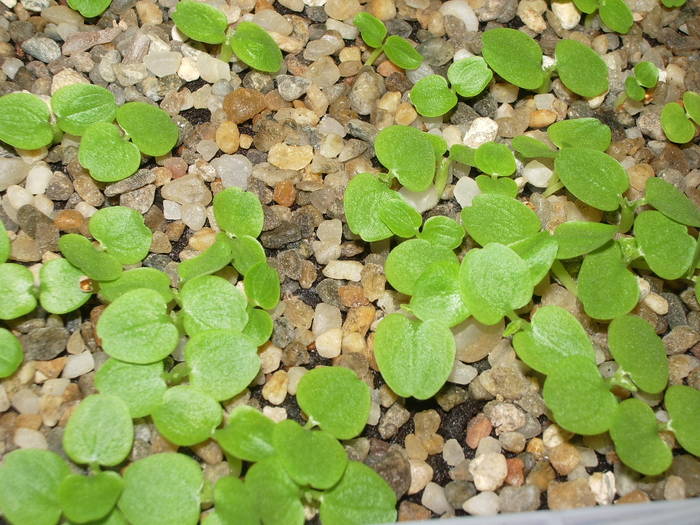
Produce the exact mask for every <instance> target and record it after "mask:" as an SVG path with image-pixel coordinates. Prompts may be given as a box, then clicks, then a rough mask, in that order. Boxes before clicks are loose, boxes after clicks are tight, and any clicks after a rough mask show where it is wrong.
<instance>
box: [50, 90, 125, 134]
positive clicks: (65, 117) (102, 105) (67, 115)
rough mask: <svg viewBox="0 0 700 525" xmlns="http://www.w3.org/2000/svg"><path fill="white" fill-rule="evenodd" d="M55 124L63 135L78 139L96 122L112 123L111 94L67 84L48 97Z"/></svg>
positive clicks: (114, 110) (114, 103) (114, 109)
mask: <svg viewBox="0 0 700 525" xmlns="http://www.w3.org/2000/svg"><path fill="white" fill-rule="evenodd" d="M51 107H52V108H53V112H54V113H55V114H56V123H57V124H58V127H59V128H61V129H62V130H63V131H65V132H66V133H70V134H72V135H82V134H83V133H84V132H85V130H86V129H87V128H88V126H90V125H92V124H94V123H96V122H112V121H113V120H114V117H115V116H116V115H117V101H116V99H115V98H114V95H113V94H112V92H111V91H108V90H106V89H105V88H103V87H100V86H95V85H93V84H71V85H69V86H65V87H62V88H61V89H59V90H58V91H56V92H55V93H54V94H53V95H52V96H51Z"/></svg>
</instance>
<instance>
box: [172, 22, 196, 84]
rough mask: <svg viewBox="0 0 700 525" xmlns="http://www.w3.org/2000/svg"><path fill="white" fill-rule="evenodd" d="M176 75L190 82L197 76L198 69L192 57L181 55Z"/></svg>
mask: <svg viewBox="0 0 700 525" xmlns="http://www.w3.org/2000/svg"><path fill="white" fill-rule="evenodd" d="M173 29H174V28H173ZM177 76H179V77H180V78H181V79H182V80H184V81H185V82H192V81H194V80H197V79H198V78H199V69H197V64H196V63H195V61H194V58H191V57H183V59H182V62H180V67H179V68H178V70H177Z"/></svg>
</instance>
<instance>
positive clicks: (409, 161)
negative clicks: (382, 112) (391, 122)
mask: <svg viewBox="0 0 700 525" xmlns="http://www.w3.org/2000/svg"><path fill="white" fill-rule="evenodd" d="M427 137H428V135H427V134H425V133H422V132H421V131H419V130H417V129H416V128H412V127H409V126H389V127H387V128H384V129H383V130H382V131H380V132H379V133H378V134H377V138H376V140H375V142H374V149H375V152H376V154H377V158H378V159H379V162H381V163H382V165H383V166H384V167H385V168H386V169H388V170H389V175H390V176H391V177H395V178H396V179H398V181H399V182H400V183H401V184H402V185H403V186H405V187H406V188H408V189H409V190H411V191H423V190H426V189H427V188H428V187H429V186H430V184H431V183H432V182H433V178H434V176H435V162H436V160H437V159H436V157H435V149H434V146H433V143H432V140H431V139H429V138H427Z"/></svg>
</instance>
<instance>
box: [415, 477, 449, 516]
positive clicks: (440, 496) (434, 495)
mask: <svg viewBox="0 0 700 525" xmlns="http://www.w3.org/2000/svg"><path fill="white" fill-rule="evenodd" d="M431 470H432V469H431ZM420 502H421V504H422V505H423V506H424V507H426V508H428V509H430V510H432V511H433V512H434V513H435V514H437V515H438V516H441V515H442V514H445V513H447V512H451V511H452V506H451V505H450V504H449V502H448V501H447V498H446V497H445V489H443V488H442V487H441V486H440V485H438V484H437V483H432V482H430V483H428V485H427V486H426V487H425V489H424V490H423V495H422V496H421V499H420Z"/></svg>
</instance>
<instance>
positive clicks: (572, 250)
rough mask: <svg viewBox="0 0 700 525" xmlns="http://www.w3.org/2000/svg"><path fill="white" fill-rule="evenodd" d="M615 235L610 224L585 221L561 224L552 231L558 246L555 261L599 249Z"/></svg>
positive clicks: (614, 229) (613, 227)
mask: <svg viewBox="0 0 700 525" xmlns="http://www.w3.org/2000/svg"><path fill="white" fill-rule="evenodd" d="M616 233H617V227H615V226H613V225H612V224H604V223H600V222H587V221H571V222H563V223H561V224H560V225H559V226H557V228H556V229H555V230H554V239H555V240H556V241H557V243H558V245H559V250H558V251H557V259H571V258H573V257H578V256H579V255H585V254H587V253H590V252H592V251H593V250H595V249H596V248H600V247H601V246H603V245H604V244H605V243H606V242H608V241H609V240H611V239H612V238H613V237H614V236H615V234H616Z"/></svg>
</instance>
